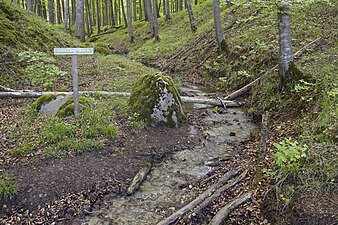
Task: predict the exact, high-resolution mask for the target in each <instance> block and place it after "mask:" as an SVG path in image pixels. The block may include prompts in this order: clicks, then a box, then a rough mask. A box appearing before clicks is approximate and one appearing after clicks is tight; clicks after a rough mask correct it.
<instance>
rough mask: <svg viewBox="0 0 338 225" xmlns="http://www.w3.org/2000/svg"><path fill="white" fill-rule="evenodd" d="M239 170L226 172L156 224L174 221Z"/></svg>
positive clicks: (167, 223) (163, 224)
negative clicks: (186, 203)
mask: <svg viewBox="0 0 338 225" xmlns="http://www.w3.org/2000/svg"><path fill="white" fill-rule="evenodd" d="M239 172H240V169H239V168H236V169H234V170H231V171H229V172H227V173H226V174H225V175H224V176H223V177H222V178H221V179H220V180H219V181H218V182H217V183H215V184H213V185H211V186H210V187H209V188H208V189H207V190H206V191H204V192H203V193H202V194H200V195H199V196H198V197H197V198H196V199H194V200H193V201H192V202H190V203H189V204H188V205H186V206H184V207H183V208H181V209H180V210H178V211H176V212H175V213H173V214H172V215H171V216H169V217H167V218H165V219H164V220H162V221H160V222H159V223H157V225H169V224H172V223H173V222H175V221H176V220H177V219H178V218H179V217H181V216H183V215H184V214H185V213H187V212H189V211H190V210H192V209H193V208H195V207H196V206H197V205H198V204H200V203H201V202H202V201H203V200H204V199H206V198H207V197H208V196H209V195H210V194H212V193H213V192H214V191H215V190H216V189H218V188H220V187H221V186H223V185H224V184H225V183H226V182H227V181H228V180H229V179H231V178H232V177H234V176H236V175H237V174H238V173H239Z"/></svg>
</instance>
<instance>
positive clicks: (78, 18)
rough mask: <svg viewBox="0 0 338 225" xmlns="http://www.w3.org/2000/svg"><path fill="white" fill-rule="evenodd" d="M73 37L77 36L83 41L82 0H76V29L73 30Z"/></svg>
mask: <svg viewBox="0 0 338 225" xmlns="http://www.w3.org/2000/svg"><path fill="white" fill-rule="evenodd" d="M75 37H77V38H79V39H80V40H81V41H82V42H84V41H85V29H84V4H83V0H77V1H76V31H75Z"/></svg>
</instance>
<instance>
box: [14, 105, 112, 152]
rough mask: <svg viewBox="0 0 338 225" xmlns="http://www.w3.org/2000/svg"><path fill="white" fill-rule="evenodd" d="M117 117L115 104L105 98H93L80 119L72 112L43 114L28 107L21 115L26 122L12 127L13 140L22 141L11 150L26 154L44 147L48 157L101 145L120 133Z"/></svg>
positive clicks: (94, 148)
mask: <svg viewBox="0 0 338 225" xmlns="http://www.w3.org/2000/svg"><path fill="white" fill-rule="evenodd" d="M114 117H115V115H114V113H113V109H112V105H110V104H107V100H106V99H102V100H95V99H90V103H89V106H88V107H85V108H83V109H82V111H81V112H80V118H79V119H78V120H76V119H75V118H74V117H72V116H70V117H64V118H60V117H53V116H43V115H39V114H34V113H31V111H30V110H26V111H25V112H24V113H23V115H22V123H23V125H22V126H17V127H13V129H12V130H11V132H12V133H13V135H11V137H12V138H13V141H15V140H17V141H20V140H21V144H20V145H19V146H18V147H16V148H13V149H11V150H9V153H10V154H11V155H13V156H25V155H26V154H28V153H34V152H36V151H37V150H40V151H41V150H42V152H43V155H44V156H45V157H61V156H62V155H66V154H72V153H74V154H79V153H82V152H84V151H86V150H97V149H101V148H102V147H103V143H104V141H105V140H107V139H110V138H115V137H116V135H117V133H118V128H117V125H116V124H115V123H114Z"/></svg>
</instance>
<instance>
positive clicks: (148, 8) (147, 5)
mask: <svg viewBox="0 0 338 225" xmlns="http://www.w3.org/2000/svg"><path fill="white" fill-rule="evenodd" d="M144 4H145V10H144V12H145V14H146V18H147V19H148V21H149V26H150V31H151V34H152V36H153V37H154V19H153V13H152V10H151V3H150V0H144Z"/></svg>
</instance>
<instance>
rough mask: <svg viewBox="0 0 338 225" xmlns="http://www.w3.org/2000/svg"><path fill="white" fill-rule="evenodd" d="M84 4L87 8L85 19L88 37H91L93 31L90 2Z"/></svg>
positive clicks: (86, 0)
mask: <svg viewBox="0 0 338 225" xmlns="http://www.w3.org/2000/svg"><path fill="white" fill-rule="evenodd" d="M84 3H85V8H86V14H85V18H86V28H87V37H90V35H91V34H92V31H91V23H90V10H89V3H88V0H85V2H84Z"/></svg>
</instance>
